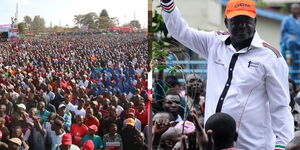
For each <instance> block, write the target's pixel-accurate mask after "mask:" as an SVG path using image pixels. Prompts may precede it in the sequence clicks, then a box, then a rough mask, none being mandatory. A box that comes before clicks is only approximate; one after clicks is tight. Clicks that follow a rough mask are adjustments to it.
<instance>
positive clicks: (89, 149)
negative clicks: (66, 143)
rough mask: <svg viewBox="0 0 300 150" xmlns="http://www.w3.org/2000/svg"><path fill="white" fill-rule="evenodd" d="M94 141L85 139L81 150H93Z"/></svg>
mask: <svg viewBox="0 0 300 150" xmlns="http://www.w3.org/2000/svg"><path fill="white" fill-rule="evenodd" d="M94 147H95V145H94V142H93V141H92V140H87V141H86V142H85V143H84V144H83V147H82V150H94Z"/></svg>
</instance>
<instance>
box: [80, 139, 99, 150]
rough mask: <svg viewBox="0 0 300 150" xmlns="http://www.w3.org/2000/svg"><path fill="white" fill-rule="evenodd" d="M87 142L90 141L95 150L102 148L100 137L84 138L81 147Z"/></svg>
mask: <svg viewBox="0 0 300 150" xmlns="http://www.w3.org/2000/svg"><path fill="white" fill-rule="evenodd" d="M87 140H92V141H93V143H94V146H95V148H94V149H95V150H97V149H100V148H103V142H102V139H101V137H100V136H98V135H95V136H94V137H90V136H88V135H86V136H84V137H83V139H82V142H81V145H83V144H84V143H85V142H86V141H87Z"/></svg>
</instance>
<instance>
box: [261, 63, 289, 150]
mask: <svg viewBox="0 0 300 150" xmlns="http://www.w3.org/2000/svg"><path fill="white" fill-rule="evenodd" d="M270 62H271V63H272V64H270V65H269V66H266V71H267V73H266V90H267V96H268V99H269V105H270V114H271V120H272V123H271V124H272V128H273V132H274V134H275V136H276V148H277V149H280V148H283V149H284V147H285V146H286V145H287V143H288V142H289V141H291V139H292V138H293V136H294V121H293V116H292V114H291V112H290V111H291V108H290V107H289V102H290V92H289V83H288V66H287V64H286V62H285V60H284V59H283V57H279V58H275V60H274V59H273V60H271V61H270Z"/></svg>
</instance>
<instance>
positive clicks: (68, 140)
mask: <svg viewBox="0 0 300 150" xmlns="http://www.w3.org/2000/svg"><path fill="white" fill-rule="evenodd" d="M61 143H62V144H63V145H71V144H72V135H71V134H70V133H66V134H64V135H63V137H62V140H61Z"/></svg>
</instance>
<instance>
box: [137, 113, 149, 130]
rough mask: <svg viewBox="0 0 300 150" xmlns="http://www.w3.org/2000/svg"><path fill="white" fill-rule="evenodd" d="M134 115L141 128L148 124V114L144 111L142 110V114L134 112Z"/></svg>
mask: <svg viewBox="0 0 300 150" xmlns="http://www.w3.org/2000/svg"><path fill="white" fill-rule="evenodd" d="M135 115H136V118H138V119H139V120H140V121H141V124H142V125H143V126H145V125H147V124H148V113H147V111H146V110H144V111H143V112H136V113H135Z"/></svg>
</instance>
